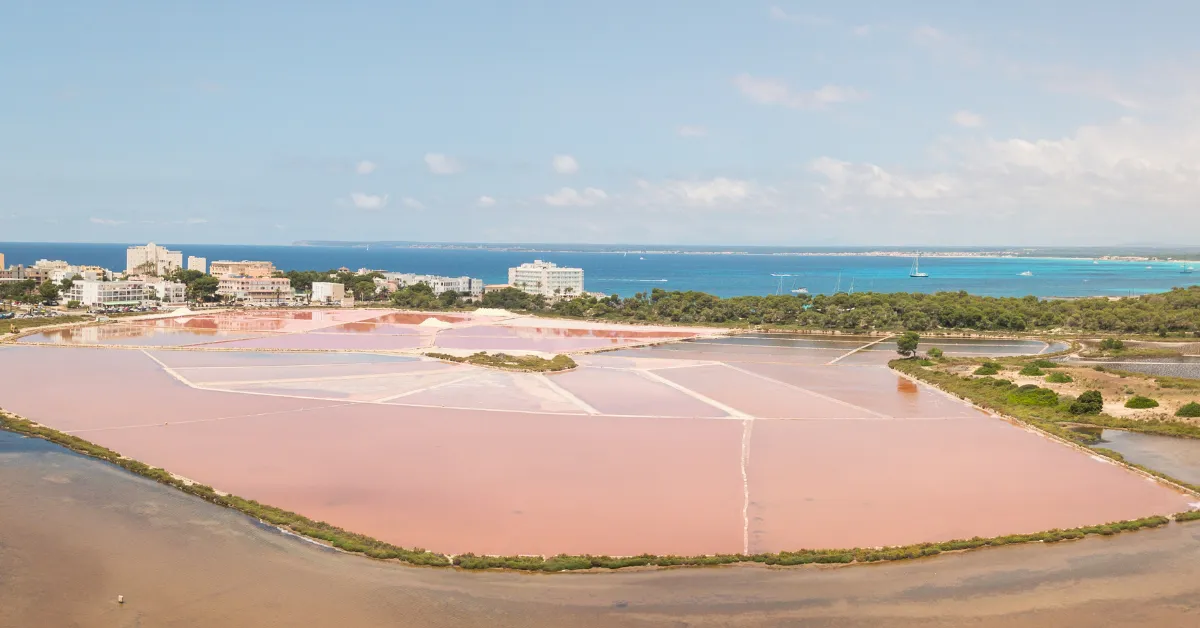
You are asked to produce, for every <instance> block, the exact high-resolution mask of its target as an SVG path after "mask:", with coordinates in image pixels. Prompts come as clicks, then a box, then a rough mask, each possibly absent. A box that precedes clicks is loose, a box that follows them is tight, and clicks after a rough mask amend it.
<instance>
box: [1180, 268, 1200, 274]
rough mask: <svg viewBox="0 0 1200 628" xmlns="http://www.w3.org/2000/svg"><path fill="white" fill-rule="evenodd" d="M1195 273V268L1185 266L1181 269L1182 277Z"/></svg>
mask: <svg viewBox="0 0 1200 628" xmlns="http://www.w3.org/2000/svg"><path fill="white" fill-rule="evenodd" d="M1194 272H1196V268H1195V267H1194V266H1184V267H1183V268H1181V269H1179V274H1181V275H1190V274H1192V273H1194Z"/></svg>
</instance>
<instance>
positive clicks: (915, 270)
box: [908, 253, 929, 278]
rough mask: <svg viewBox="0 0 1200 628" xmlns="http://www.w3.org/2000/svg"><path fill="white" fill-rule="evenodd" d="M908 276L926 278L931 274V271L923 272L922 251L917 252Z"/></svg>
mask: <svg viewBox="0 0 1200 628" xmlns="http://www.w3.org/2000/svg"><path fill="white" fill-rule="evenodd" d="M908 276H909V277H918V278H925V277H928V276H929V273H923V272H921V254H920V253H917V257H916V258H914V259H913V265H912V268H911V269H910V270H909V271H908Z"/></svg>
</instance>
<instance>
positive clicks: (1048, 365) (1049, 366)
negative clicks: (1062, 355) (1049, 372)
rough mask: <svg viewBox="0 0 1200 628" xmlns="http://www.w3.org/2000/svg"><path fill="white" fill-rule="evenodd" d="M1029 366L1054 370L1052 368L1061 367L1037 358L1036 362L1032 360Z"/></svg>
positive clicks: (1056, 363)
mask: <svg viewBox="0 0 1200 628" xmlns="http://www.w3.org/2000/svg"><path fill="white" fill-rule="evenodd" d="M1029 364H1030V365H1031V366H1036V367H1038V368H1040V369H1054V368H1058V367H1060V366H1062V365H1061V364H1059V363H1058V362H1051V361H1050V360H1047V359H1046V358H1038V359H1037V360H1034V361H1033V362H1030V363H1029Z"/></svg>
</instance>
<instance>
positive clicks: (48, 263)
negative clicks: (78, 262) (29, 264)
mask: <svg viewBox="0 0 1200 628" xmlns="http://www.w3.org/2000/svg"><path fill="white" fill-rule="evenodd" d="M70 267H71V265H70V264H68V263H67V262H66V261H65V260H61V259H40V260H38V261H36V262H34V263H33V268H44V269H46V270H49V271H55V270H67V269H68V268H70Z"/></svg>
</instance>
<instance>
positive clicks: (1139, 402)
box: [1125, 395, 1158, 410]
mask: <svg viewBox="0 0 1200 628" xmlns="http://www.w3.org/2000/svg"><path fill="white" fill-rule="evenodd" d="M1125 407H1126V408H1134V409H1137V410H1144V409H1146V408H1157V407H1158V402H1157V401H1155V400H1153V399H1151V398H1149V397H1143V396H1141V395H1135V396H1133V397H1130V398H1129V401H1126V402H1125Z"/></svg>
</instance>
